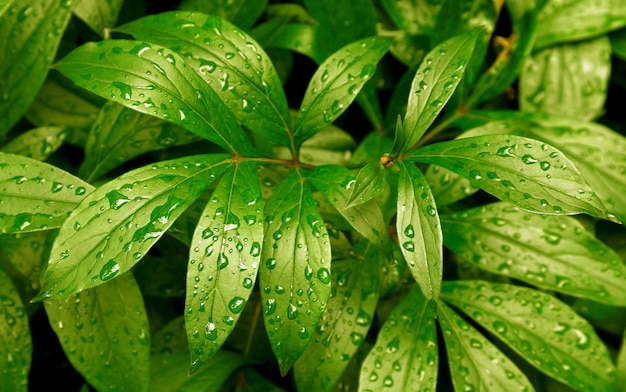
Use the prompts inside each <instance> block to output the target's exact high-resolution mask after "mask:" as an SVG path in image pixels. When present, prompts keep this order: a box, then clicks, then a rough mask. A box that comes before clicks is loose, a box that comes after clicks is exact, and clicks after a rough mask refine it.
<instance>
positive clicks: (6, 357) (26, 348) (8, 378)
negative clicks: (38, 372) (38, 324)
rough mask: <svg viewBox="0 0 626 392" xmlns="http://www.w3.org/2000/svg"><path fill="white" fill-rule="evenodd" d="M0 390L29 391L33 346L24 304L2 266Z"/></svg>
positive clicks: (0, 277)
mask: <svg viewBox="0 0 626 392" xmlns="http://www.w3.org/2000/svg"><path fill="white" fill-rule="evenodd" d="M0 304H2V307H0V352H2V355H0V369H2V375H1V376H0V390H3V391H24V392H25V391H27V390H28V373H29V371H30V363H31V356H32V354H33V346H32V342H31V339H30V328H29V326H28V317H27V316H26V311H25V310H24V305H23V303H22V300H21V299H20V296H19V295H18V293H17V291H16V290H15V287H14V286H13V283H12V282H11V279H10V278H9V276H8V275H7V273H6V272H4V270H3V269H2V267H1V266H0Z"/></svg>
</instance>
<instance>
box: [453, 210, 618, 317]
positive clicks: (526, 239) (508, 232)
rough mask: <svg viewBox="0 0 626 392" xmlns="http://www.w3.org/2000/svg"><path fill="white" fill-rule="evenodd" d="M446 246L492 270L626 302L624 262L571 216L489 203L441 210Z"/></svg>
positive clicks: (557, 288) (577, 293) (596, 298)
mask: <svg viewBox="0 0 626 392" xmlns="http://www.w3.org/2000/svg"><path fill="white" fill-rule="evenodd" d="M441 219H442V225H443V230H444V233H445V235H444V242H445V244H446V247H448V248H450V249H451V250H452V251H454V252H455V253H457V254H458V255H459V256H461V257H463V258H464V259H465V260H467V261H469V262H471V263H473V264H475V265H476V266H477V267H479V268H483V269H486V270H488V271H490V272H493V273H496V274H503V275H506V276H510V277H513V278H516V279H519V280H521V281H524V282H528V283H530V284H533V285H535V286H537V287H541V288H544V289H548V290H554V291H558V292H562V293H565V294H569V295H572V296H575V297H583V298H588V299H591V300H594V301H597V302H601V303H606V304H609V305H614V306H626V298H625V297H624V290H623V287H626V267H625V266H624V264H623V263H622V260H621V259H620V258H619V256H618V255H617V254H615V252H613V251H612V250H611V249H610V248H609V247H608V246H606V245H604V244H603V243H602V242H601V241H599V240H597V239H596V237H595V236H594V235H593V234H591V233H589V232H587V231H586V230H585V229H584V228H583V226H582V225H581V224H580V223H579V222H578V221H577V220H576V219H574V218H571V217H566V216H551V215H537V214H532V213H528V212H525V211H521V210H519V209H518V208H516V207H513V206H511V205H509V204H507V203H494V204H490V205H487V206H484V207H480V208H475V209H472V210H469V211H462V212H458V213H455V214H450V215H444V216H442V218H441Z"/></svg>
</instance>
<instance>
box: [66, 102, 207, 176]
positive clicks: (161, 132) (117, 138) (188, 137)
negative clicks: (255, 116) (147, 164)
mask: <svg viewBox="0 0 626 392" xmlns="http://www.w3.org/2000/svg"><path fill="white" fill-rule="evenodd" d="M194 140H197V138H196V136H195V135H193V134H192V133H189V132H187V131H185V130H184V129H183V128H180V127H178V126H176V125H174V124H172V123H170V122H167V121H163V120H160V119H158V118H155V117H152V116H148V115H145V114H143V113H140V112H136V111H134V110H131V109H128V108H126V107H124V106H122V105H120V104H118V103H116V102H108V103H106V104H105V105H104V106H103V107H102V110H101V111H100V113H99V114H98V117H97V118H96V120H95V122H94V124H93V126H92V127H91V130H90V132H89V136H88V137H87V142H86V145H85V160H84V161H83V163H82V165H81V166H80V169H79V172H78V173H79V175H80V176H81V177H82V178H85V179H86V180H87V181H93V180H94V179H97V178H99V177H100V176H102V175H103V174H105V173H107V172H109V171H110V170H112V169H114V168H116V167H117V166H119V165H121V164H122V163H124V162H127V161H129V160H130V159H132V158H134V157H136V156H138V155H141V154H143V153H146V152H149V151H155V150H160V149H164V148H168V147H174V146H177V145H181V144H186V143H190V142H192V141H194Z"/></svg>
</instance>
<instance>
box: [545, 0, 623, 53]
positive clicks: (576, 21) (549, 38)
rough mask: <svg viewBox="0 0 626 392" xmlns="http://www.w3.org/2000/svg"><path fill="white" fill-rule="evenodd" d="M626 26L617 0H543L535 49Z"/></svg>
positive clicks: (620, 5) (581, 38) (590, 36)
mask: <svg viewBox="0 0 626 392" xmlns="http://www.w3.org/2000/svg"><path fill="white" fill-rule="evenodd" d="M624 26H626V3H624V2H623V1H621V0H564V1H547V2H546V5H545V6H544V7H543V8H542V9H541V11H540V12H539V26H538V31H537V33H538V34H537V41H536V42H535V49H542V48H545V47H547V46H551V45H554V44H557V43H563V42H572V41H580V40H584V39H586V38H592V37H597V36H600V35H602V34H606V33H607V32H609V31H612V30H617V29H619V28H621V27H624Z"/></svg>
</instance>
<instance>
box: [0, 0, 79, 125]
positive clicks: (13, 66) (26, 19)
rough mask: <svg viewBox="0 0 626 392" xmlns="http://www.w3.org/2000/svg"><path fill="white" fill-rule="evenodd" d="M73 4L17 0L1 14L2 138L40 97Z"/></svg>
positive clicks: (0, 81)
mask: <svg viewBox="0 0 626 392" xmlns="http://www.w3.org/2000/svg"><path fill="white" fill-rule="evenodd" d="M71 6H72V0H68V1H58V0H43V1H38V2H35V3H33V2H32V1H29V0H14V1H11V2H9V3H8V7H7V8H6V9H5V10H4V12H2V13H0V58H2V59H3V61H2V62H1V63H0V75H1V76H0V137H3V136H4V135H6V134H7V132H8V131H9V130H10V129H11V127H12V126H13V125H14V124H15V123H16V122H17V121H18V120H19V119H20V117H22V115H23V114H24V112H26V109H28V106H29V105H30V103H31V102H32V101H33V99H35V96H37V92H38V91H39V88H40V87H41V85H42V84H43V82H44V80H45V79H46V75H47V74H48V67H50V64H52V61H53V59H54V55H55V53H56V50H57V47H58V46H59V42H60V41H61V36H62V33H63V30H64V29H65V26H66V25H67V23H68V21H69V20H70V16H71ZM2 8H4V7H2Z"/></svg>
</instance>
